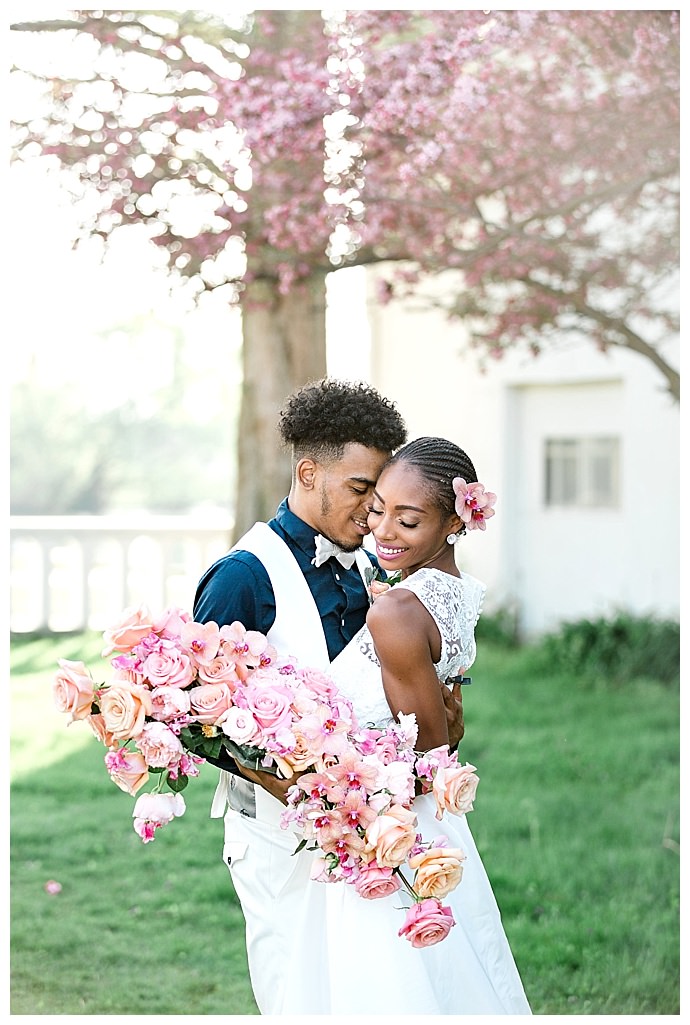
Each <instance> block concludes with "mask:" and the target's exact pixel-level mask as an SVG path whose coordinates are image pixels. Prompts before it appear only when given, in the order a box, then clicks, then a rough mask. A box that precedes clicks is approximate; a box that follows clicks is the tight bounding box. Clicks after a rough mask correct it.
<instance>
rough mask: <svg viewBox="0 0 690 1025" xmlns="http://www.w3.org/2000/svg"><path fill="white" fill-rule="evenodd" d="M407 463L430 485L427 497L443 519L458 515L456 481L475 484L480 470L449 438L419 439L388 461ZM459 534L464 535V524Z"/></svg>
mask: <svg viewBox="0 0 690 1025" xmlns="http://www.w3.org/2000/svg"><path fill="white" fill-rule="evenodd" d="M399 462H403V463H407V464H408V465H409V466H414V467H415V468H416V469H417V470H418V471H419V474H420V476H421V477H422V478H423V479H424V481H425V482H426V484H427V485H428V488H427V494H428V496H429V498H430V499H431V500H432V501H433V502H434V503H435V504H436V505H437V506H438V508H439V510H440V511H441V513H442V514H443V516H450V515H451V514H452V513H454V512H455V492H454V490H453V478H455V477H462V478H464V480H465V482H466V483H467V484H471V483H473V482H474V481H476V480H477V479H478V478H477V471H476V470H475V468H474V464H473V462H472V460H471V459H470V457H469V456H468V455H467V453H466V452H464V451H463V449H461V448H460V447H459V446H458V445H455V444H454V443H453V442H452V441H447V440H446V438H431V437H425V438H416V439H415V440H414V441H410V442H408V444H407V445H404V446H403V447H402V448H400V449H398V451H397V452H396V453H395V455H394V456H393V457H392V458H391V459H390V460H389V462H388V464H387V465H388V466H390V465H391V464H392V463H399ZM458 533H459V534H464V533H465V524H464V523H463V525H462V527H461V529H460V530H458Z"/></svg>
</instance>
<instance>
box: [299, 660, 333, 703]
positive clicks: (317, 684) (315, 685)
mask: <svg viewBox="0 0 690 1025" xmlns="http://www.w3.org/2000/svg"><path fill="white" fill-rule="evenodd" d="M295 675H296V676H297V679H298V680H301V681H302V682H303V683H304V684H305V685H306V687H307V688H308V689H309V691H310V692H311V693H312V694H313V695H314V696H315V697H318V698H332V697H334V696H335V694H336V693H337V687H336V685H335V682H334V681H333V680H332V679H331V678H330V676H326V674H325V673H322V672H321V670H320V669H314V668H312V667H311V666H306V667H305V668H304V669H299V670H298V671H297V673H296V674H295Z"/></svg>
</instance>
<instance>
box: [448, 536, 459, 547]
mask: <svg viewBox="0 0 690 1025" xmlns="http://www.w3.org/2000/svg"><path fill="white" fill-rule="evenodd" d="M457 539H458V535H457V534H449V535H448V537H447V538H446V541H447V542H448V544H449V545H454V544H455V542H456V541H457Z"/></svg>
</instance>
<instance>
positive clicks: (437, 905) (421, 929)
mask: <svg viewBox="0 0 690 1025" xmlns="http://www.w3.org/2000/svg"><path fill="white" fill-rule="evenodd" d="M454 925H455V919H454V918H453V912H452V911H451V910H450V908H448V907H444V906H443V905H442V904H441V902H440V901H438V900H435V899H434V898H433V897H429V898H428V899H427V900H422V901H420V902H419V903H418V904H413V905H412V907H411V908H410V909H409V910H408V912H407V914H406V915H405V921H404V922H403V924H402V926H401V927H400V929H399V930H398V936H404V937H405V939H407V940H409V941H410V943H411V944H412V946H413V947H431V946H433V944H434V943H440V942H441V940H445V938H446V936H447V935H448V933H449V932H450V930H451V929H452V928H453V926H454Z"/></svg>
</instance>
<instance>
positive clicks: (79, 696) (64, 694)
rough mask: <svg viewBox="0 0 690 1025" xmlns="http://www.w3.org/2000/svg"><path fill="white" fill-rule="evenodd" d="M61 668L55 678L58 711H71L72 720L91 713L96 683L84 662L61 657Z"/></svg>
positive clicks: (84, 717)
mask: <svg viewBox="0 0 690 1025" xmlns="http://www.w3.org/2000/svg"><path fill="white" fill-rule="evenodd" d="M58 665H59V666H60V668H59V670H58V671H57V673H56V674H55V677H54V679H53V700H54V701H55V707H56V708H57V710H58V712H69V713H70V714H71V716H72V722H74V721H75V720H76V719H87V718H88V717H89V716H90V715H91V705H92V704H93V701H94V697H95V695H94V689H95V684H94V682H93V680H92V679H91V675H90V673H89V670H88V669H87V668H86V666H85V665H84V663H83V662H70V661H69V660H68V659H66V658H59V659H58Z"/></svg>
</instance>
